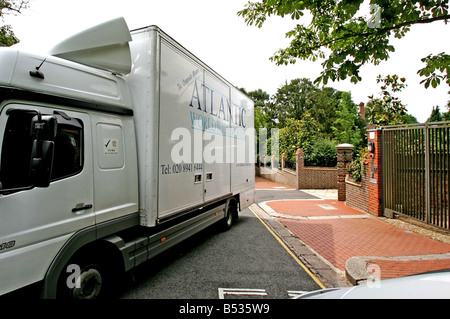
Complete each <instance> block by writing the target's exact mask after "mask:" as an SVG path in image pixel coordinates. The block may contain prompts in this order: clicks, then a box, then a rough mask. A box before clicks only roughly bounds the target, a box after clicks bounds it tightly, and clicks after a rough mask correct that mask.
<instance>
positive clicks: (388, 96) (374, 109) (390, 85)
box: [366, 74, 406, 126]
mask: <svg viewBox="0 0 450 319" xmlns="http://www.w3.org/2000/svg"><path fill="white" fill-rule="evenodd" d="M405 82H406V79H405V78H399V77H398V75H396V74H395V75H392V76H391V75H387V76H386V77H384V78H383V77H381V75H379V76H378V77H377V83H382V85H381V92H380V97H379V98H374V97H373V95H372V96H369V98H370V100H369V102H368V103H367V107H366V110H367V115H366V118H367V121H368V123H369V124H375V125H376V126H383V125H391V124H404V123H405V114H406V106H405V105H404V104H403V103H402V102H401V101H400V99H399V98H398V97H396V96H395V93H397V92H400V91H401V90H403V89H404V88H405V87H406V84H405Z"/></svg>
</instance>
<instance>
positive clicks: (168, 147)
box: [0, 18, 254, 298]
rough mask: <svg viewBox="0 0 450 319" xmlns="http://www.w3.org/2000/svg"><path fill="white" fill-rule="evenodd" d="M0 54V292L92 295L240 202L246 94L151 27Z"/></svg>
mask: <svg viewBox="0 0 450 319" xmlns="http://www.w3.org/2000/svg"><path fill="white" fill-rule="evenodd" d="M0 61H1V66H0V269H1V274H0V295H3V294H6V293H8V292H11V291H14V290H17V289H19V288H21V287H25V286H28V285H30V284H34V283H38V285H41V287H42V289H41V290H42V297H44V298H55V297H59V296H60V295H61V296H66V297H71V298H94V297H97V296H99V295H101V294H102V293H104V292H105V291H107V290H108V289H114V287H109V288H108V285H110V286H114V280H115V278H116V276H117V275H118V274H119V273H120V272H126V271H129V270H130V269H132V268H133V267H135V266H137V265H139V264H141V263H143V262H145V261H147V260H148V259H150V258H152V257H153V256H155V255H157V254H158V253H160V252H162V251H164V250H166V249H167V248H169V247H172V246H173V245H175V244H176V243H179V242H181V241H182V240H184V239H186V238H187V237H189V236H191V235H193V234H195V233H196V232H198V231H200V230H202V229H204V228H206V227H208V226H210V225H212V224H214V223H216V222H220V223H223V226H224V228H229V227H230V226H231V223H232V221H233V218H235V217H237V213H238V211H239V210H243V209H245V208H246V207H248V206H249V205H251V204H252V203H253V202H254V131H253V116H254V111H253V104H252V102H251V100H249V99H248V98H247V97H246V96H245V95H244V94H242V93H241V92H240V91H239V90H237V89H236V88H235V87H233V86H232V85H231V84H230V83H228V82H227V81H226V80H225V79H223V78H222V77H221V76H220V75H218V74H217V73H216V72H214V71H213V70H212V69H211V68H209V67H208V66H207V65H206V64H204V63H203V62H202V61H200V60H199V59H198V58H196V57H195V56H194V55H192V54H191V53H190V52H188V51H187V50H186V49H185V48H183V47H182V46H181V45H179V44H178V43H177V42H175V41H174V40H173V39H171V38H170V37H169V36H167V35H166V34H165V33H164V32H163V31H161V30H160V29H159V28H158V27H156V26H150V27H146V28H142V29H139V30H134V31H131V32H130V31H129V30H128V27H127V25H126V22H125V21H124V19H123V18H119V19H115V20H112V21H109V22H105V23H103V24H100V25H98V26H96V27H93V28H91V29H89V30H86V31H83V32H81V33H79V34H77V35H75V36H73V37H71V38H69V39H67V40H66V41H64V42H62V43H60V44H59V45H57V46H56V47H54V48H53V49H52V50H51V51H50V52H49V54H48V55H40V54H34V53H28V52H22V51H20V50H18V49H15V48H14V47H12V48H4V49H1V50H0ZM230 63H231V62H230ZM238 240H239V239H236V241H238Z"/></svg>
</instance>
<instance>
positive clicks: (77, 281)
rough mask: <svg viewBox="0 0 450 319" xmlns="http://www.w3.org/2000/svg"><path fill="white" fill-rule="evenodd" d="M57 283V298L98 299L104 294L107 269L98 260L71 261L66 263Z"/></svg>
mask: <svg viewBox="0 0 450 319" xmlns="http://www.w3.org/2000/svg"><path fill="white" fill-rule="evenodd" d="M64 270H68V271H67V272H66V273H62V274H61V276H60V280H59V283H58V296H57V297H58V298H61V299H99V298H101V297H103V296H105V295H106V291H105V284H106V281H107V271H106V268H104V266H103V265H102V264H101V263H99V262H92V263H85V262H82V261H75V260H74V261H73V262H71V263H69V264H67V267H66V268H65V269H64Z"/></svg>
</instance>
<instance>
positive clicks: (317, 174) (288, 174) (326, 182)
mask: <svg viewBox="0 0 450 319" xmlns="http://www.w3.org/2000/svg"><path fill="white" fill-rule="evenodd" d="M284 158H285V154H283V162H282V169H278V168H275V169H272V168H267V167H265V166H266V165H265V163H261V166H260V167H258V166H257V167H256V175H257V176H261V177H263V178H266V179H268V180H271V181H274V182H277V183H280V184H284V185H288V186H291V187H293V188H295V189H336V188H337V169H336V168H330V167H309V166H305V160H304V153H303V151H302V150H301V149H298V150H297V153H296V159H297V160H296V170H295V171H293V170H290V169H286V168H285V167H284V166H285V165H284ZM276 167H277V165H276Z"/></svg>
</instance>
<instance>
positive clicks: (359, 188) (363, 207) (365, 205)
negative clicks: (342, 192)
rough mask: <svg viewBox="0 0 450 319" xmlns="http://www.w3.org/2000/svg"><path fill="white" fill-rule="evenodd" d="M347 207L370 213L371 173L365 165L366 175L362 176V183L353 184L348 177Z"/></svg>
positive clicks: (346, 180)
mask: <svg viewBox="0 0 450 319" xmlns="http://www.w3.org/2000/svg"><path fill="white" fill-rule="evenodd" d="M345 182H346V205H347V206H349V207H352V208H356V209H358V210H360V211H362V212H365V213H368V212H369V201H368V198H369V187H368V182H369V171H368V167H367V164H364V174H363V175H362V176H361V182H359V183H357V182H353V181H352V180H351V178H350V177H349V176H348V175H347V177H346V179H345Z"/></svg>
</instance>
